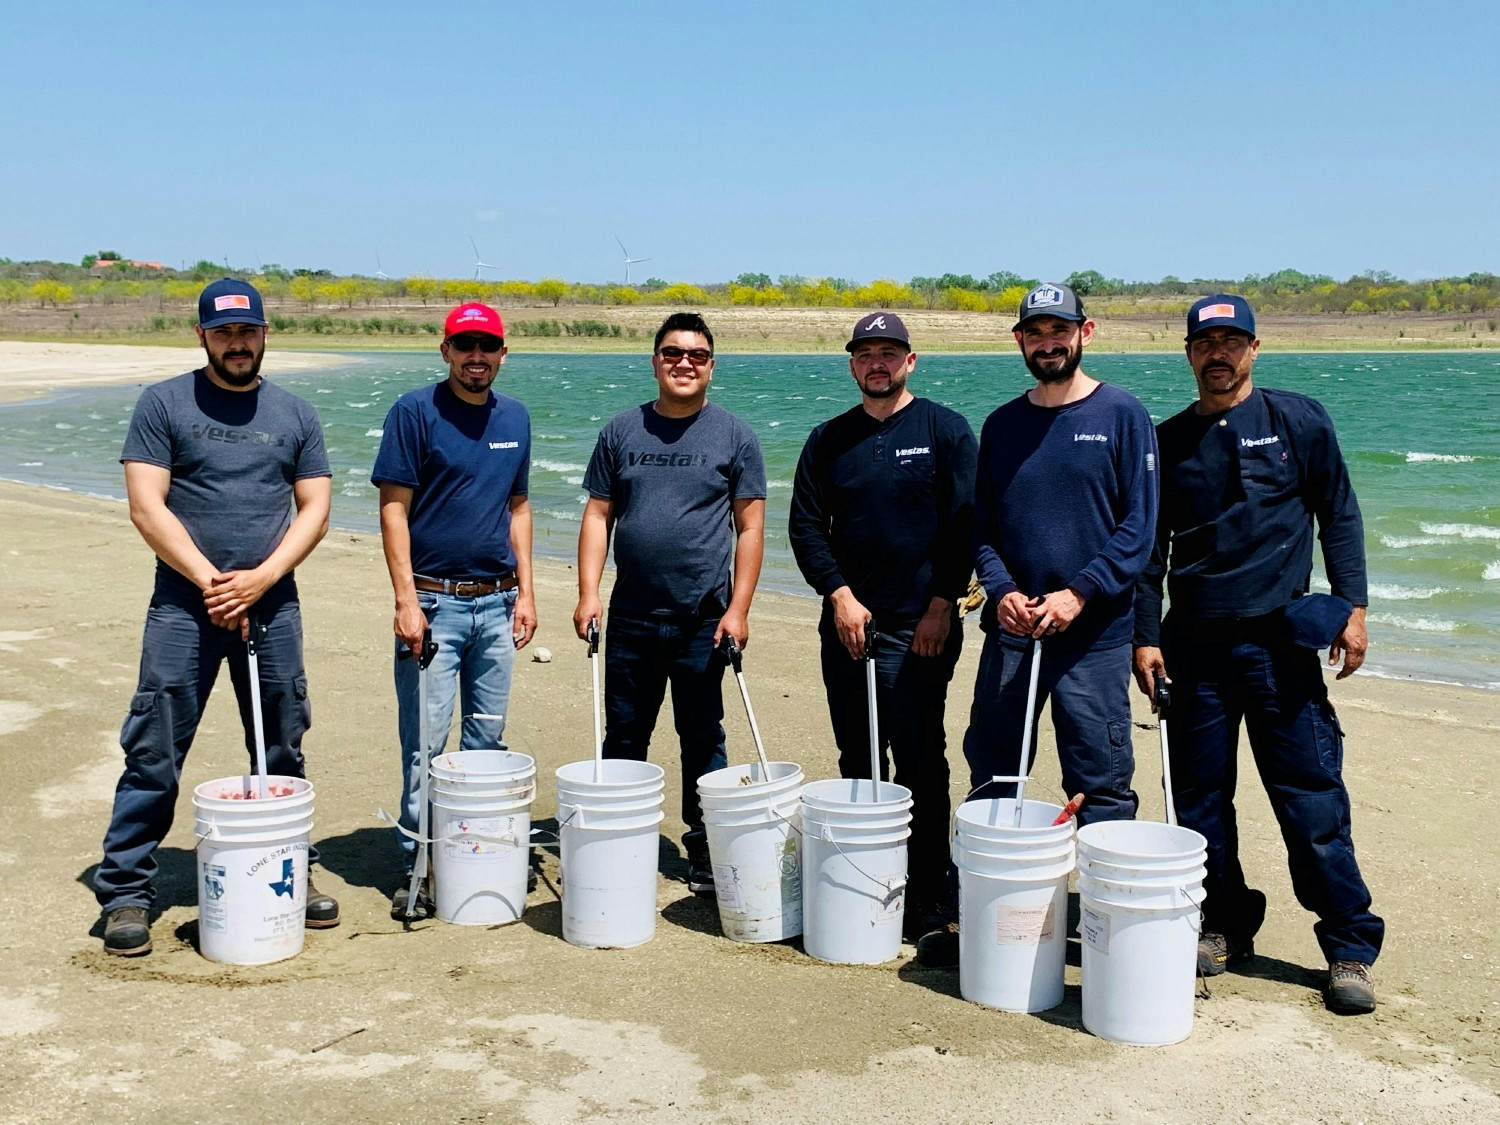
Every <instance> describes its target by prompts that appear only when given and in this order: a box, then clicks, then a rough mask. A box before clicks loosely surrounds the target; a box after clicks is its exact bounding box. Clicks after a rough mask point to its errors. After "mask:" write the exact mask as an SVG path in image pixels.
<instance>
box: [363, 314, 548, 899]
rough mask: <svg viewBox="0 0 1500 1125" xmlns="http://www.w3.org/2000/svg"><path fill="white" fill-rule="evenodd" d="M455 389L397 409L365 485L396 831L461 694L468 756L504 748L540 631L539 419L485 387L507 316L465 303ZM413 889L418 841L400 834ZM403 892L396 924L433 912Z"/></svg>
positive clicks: (462, 745)
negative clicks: (389, 679)
mask: <svg viewBox="0 0 1500 1125" xmlns="http://www.w3.org/2000/svg"><path fill="white" fill-rule="evenodd" d="M441 351H442V355H443V359H444V361H445V362H446V363H447V364H448V377H447V378H446V379H445V380H443V381H442V382H440V383H434V384H430V385H428V386H425V387H420V388H418V389H417V390H414V391H409V392H407V393H406V394H404V395H402V396H401V397H400V398H398V399H397V400H396V401H395V403H394V404H392V406H391V409H390V413H389V414H387V415H386V419H385V427H384V429H383V431H382V433H381V438H380V451H379V453H377V454H376V456H375V468H374V471H373V472H372V473H371V474H370V479H371V480H372V481H373V482H374V483H375V484H376V485H377V486H378V487H379V489H380V534H381V540H382V543H383V545H384V547H385V562H386V568H387V569H388V570H389V571H390V576H391V586H392V587H393V589H394V591H395V595H396V617H395V622H394V632H395V637H396V639H395V648H396V659H395V669H396V672H395V676H396V706H397V713H398V720H397V722H398V731H399V734H400V739H401V785H402V789H401V794H402V797H401V817H400V822H401V827H402V828H404V829H406V830H407V831H408V832H415V831H416V830H417V825H418V823H419V816H418V814H419V809H418V801H419V796H418V794H419V792H420V790H419V785H420V781H421V772H420V771H421V770H424V769H426V768H427V762H426V760H425V759H424V758H423V757H422V746H421V741H422V735H423V731H424V729H425V730H426V731H427V732H428V735H429V737H430V738H431V740H432V741H431V744H430V745H428V746H427V747H426V750H427V754H428V755H429V756H430V755H433V754H440V753H442V752H443V747H444V746H445V745H446V744H447V740H448V728H449V725H450V724H451V722H452V719H453V705H454V701H455V698H456V697H457V696H458V695H459V692H460V689H461V691H462V701H461V704H462V709H461V711H460V712H459V713H460V715H461V716H462V727H461V731H460V735H459V749H460V750H493V749H496V748H499V749H502V750H503V749H505V741H504V734H505V715H506V712H507V711H508V710H509V706H510V683H511V671H512V668H513V666H514V664H515V654H516V650H517V649H521V648H524V647H525V646H526V645H527V644H528V643H530V641H531V639H532V637H533V636H534V635H535V633H536V603H535V600H534V597H533V593H532V582H531V504H530V501H529V500H528V499H527V491H528V485H529V480H530V473H529V470H530V465H531V417H530V415H529V414H528V413H527V411H526V407H525V406H523V405H522V404H521V403H520V402H518V401H517V400H516V399H513V398H511V397H509V396H507V395H502V394H497V393H495V392H494V391H493V390H492V389H491V384H493V383H494V381H495V378H496V376H498V375H499V374H500V367H501V365H502V364H504V362H505V354H506V348H505V325H504V323H503V322H502V321H501V319H500V314H499V313H498V312H496V311H495V310H494V309H492V308H490V307H489V306H488V305H482V304H479V303H477V302H471V303H469V304H463V305H459V306H458V307H457V308H456V309H454V310H453V311H452V312H450V313H449V314H448V317H447V320H446V321H445V323H444V325H443V343H442V348H441ZM429 628H430V629H431V630H432V641H433V643H434V644H435V645H436V646H437V652H436V654H435V655H434V656H433V657H432V661H431V663H430V664H429V665H428V669H427V673H426V675H427V678H428V679H427V716H426V719H427V722H426V723H423V721H422V716H421V714H420V713H419V711H418V706H419V704H418V697H419V694H420V692H419V683H418V680H419V677H420V675H421V671H420V668H419V665H418V661H417V660H415V659H412V654H414V653H418V652H420V651H421V648H422V636H423V632H424V631H425V630H427V629H429ZM397 840H398V842H399V843H400V845H401V854H402V858H403V861H404V863H405V867H406V876H407V880H408V881H409V879H410V877H411V869H412V865H413V864H414V863H415V861H416V843H415V841H414V840H413V839H412V838H411V837H410V836H408V835H406V834H404V833H399V832H398V833H397ZM407 897H408V885H407V882H403V883H402V885H401V887H400V888H399V889H398V890H397V891H396V894H395V897H394V898H393V899H392V900H391V916H392V917H393V918H404V917H409V916H411V915H412V914H422V913H428V914H430V913H431V912H432V901H431V894H430V890H429V891H427V892H424V893H423V894H422V896H421V900H420V901H419V902H417V903H409V902H408V901H407Z"/></svg>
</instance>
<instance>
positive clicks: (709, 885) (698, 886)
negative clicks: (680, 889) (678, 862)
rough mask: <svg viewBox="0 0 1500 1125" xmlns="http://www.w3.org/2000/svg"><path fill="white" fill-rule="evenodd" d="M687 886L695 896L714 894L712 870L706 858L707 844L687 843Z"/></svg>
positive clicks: (711, 865)
mask: <svg viewBox="0 0 1500 1125" xmlns="http://www.w3.org/2000/svg"><path fill="white" fill-rule="evenodd" d="M687 865H688V875H687V885H688V890H690V891H692V892H693V893H694V894H695V895H711V894H713V893H714V868H713V864H712V863H710V862H709V858H708V844H707V843H698V842H697V841H696V840H694V841H689V843H688V845H687Z"/></svg>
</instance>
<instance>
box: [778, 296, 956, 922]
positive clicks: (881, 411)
mask: <svg viewBox="0 0 1500 1125" xmlns="http://www.w3.org/2000/svg"><path fill="white" fill-rule="evenodd" d="M845 350H846V351H848V352H849V373H850V374H851V375H852V376H853V377H854V382H855V384H856V385H857V386H858V387H859V392H860V403H859V405H858V406H856V407H854V408H853V409H852V410H848V411H845V412H844V413H843V414H840V415H838V416H837V417H834V418H830V419H829V420H828V421H826V422H823V423H820V424H819V425H818V426H817V427H816V428H814V430H813V431H812V433H811V434H810V435H809V436H808V439H807V444H806V445H805V446H804V447H803V449H802V456H801V458H800V459H799V460H798V462H797V475H796V479H795V480H794V482H793V485H792V507H791V515H790V518H789V520H788V523H787V531H788V535H789V537H790V539H791V543H792V552H793V554H794V555H795V556H796V559H797V566H798V567H799V568H800V569H801V571H802V576H803V577H804V578H806V579H807V581H808V584H809V585H811V586H812V588H813V589H814V590H816V591H817V592H818V594H819V595H821V596H822V598H823V616H822V619H821V620H820V621H819V623H818V632H819V635H820V636H821V638H822V642H823V643H822V669H823V687H824V689H825V691H826V692H827V695H828V714H829V718H830V720H831V721H832V723H833V740H834V742H835V743H836V744H837V746H838V749H839V773H840V775H842V776H843V777H869V776H870V771H871V768H872V767H871V761H870V718H869V699H868V690H869V689H868V686H867V679H866V675H865V669H864V663H863V662H864V661H865V660H866V659H867V658H868V659H870V660H873V661H874V662H875V675H876V706H877V714H876V720H877V726H878V728H879V735H880V742H881V759H882V760H881V772H882V774H884V773H885V764H886V763H885V761H884V757H885V748H886V747H887V746H889V747H890V756H891V762H892V764H893V765H894V766H895V781H896V784H898V785H904V786H906V787H907V788H908V789H910V790H911V794H912V814H911V846H910V849H909V851H910V859H909V863H908V865H907V874H908V879H907V894H906V912H905V919H906V923H905V924H906V932H907V935H908V936H909V937H913V938H915V937H918V936H920V935H922V934H924V933H927V932H928V931H930V930H932V929H934V928H935V927H936V926H938V925H941V924H942V918H941V917H940V915H941V914H942V912H943V911H942V908H943V907H944V906H945V905H946V904H947V900H948V897H949V895H948V814H949V802H948V758H947V747H948V742H947V736H946V734H945V732H944V729H943V713H944V711H945V709H946V705H947V700H948V683H949V681H951V680H952V679H953V669H954V666H955V665H956V664H957V663H958V656H959V652H960V650H961V649H962V647H963V629H962V627H961V625H960V624H959V612H958V602H959V599H960V598H962V597H963V594H964V591H965V588H966V587H967V585H968V581H969V574H970V572H971V571H972V570H973V567H974V564H973V553H972V551H973V547H972V538H973V517H974V459H975V454H976V452H977V450H976V447H975V443H974V431H973V430H971V429H970V428H969V423H968V422H966V421H965V420H964V417H963V415H961V414H958V413H957V412H955V411H952V410H949V409H948V408H947V407H945V406H939V405H938V404H937V403H935V402H933V401H931V400H930V399H925V398H917V397H916V396H915V395H913V394H912V393H911V391H910V390H909V389H908V388H907V379H908V377H909V376H910V375H911V373H912V371H913V370H914V369H915V368H916V366H917V353H916V352H914V351H912V350H911V339H910V337H909V336H908V335H907V332H906V325H905V324H903V323H902V322H901V318H900V317H899V316H897V315H896V314H895V313H890V312H877V313H871V314H870V315H868V316H865V317H862V318H861V319H860V320H859V322H858V323H856V324H855V326H854V330H853V332H852V333H851V336H850V340H849V343H848V344H847V345H845ZM870 630H873V631H874V633H875V634H876V635H875V636H874V637H873V638H870V639H872V640H873V641H874V644H873V645H872V646H871V647H870V648H869V649H868V650H867V648H866V640H867V633H868V631H870Z"/></svg>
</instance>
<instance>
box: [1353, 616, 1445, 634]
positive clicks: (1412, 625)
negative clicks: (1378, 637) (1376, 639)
mask: <svg viewBox="0 0 1500 1125" xmlns="http://www.w3.org/2000/svg"><path fill="white" fill-rule="evenodd" d="M1370 620H1371V621H1372V622H1374V623H1375V624H1377V625H1394V626H1395V627H1396V628H1398V629H1411V630H1414V631H1415V632H1418V633H1452V632H1455V631H1456V630H1457V629H1458V622H1457V621H1449V620H1448V619H1447V618H1446V617H1411V616H1408V615H1407V614H1404V613H1372V614H1370Z"/></svg>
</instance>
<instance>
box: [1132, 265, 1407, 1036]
mask: <svg viewBox="0 0 1500 1125" xmlns="http://www.w3.org/2000/svg"><path fill="white" fill-rule="evenodd" d="M1187 327H1188V335H1187V358H1188V363H1189V365H1190V366H1191V367H1192V369H1193V375H1194V377H1195V378H1196V379H1197V382H1198V401H1197V402H1196V403H1194V404H1193V405H1192V406H1190V407H1188V408H1187V409H1186V410H1184V411H1182V412H1181V413H1180V414H1177V415H1175V416H1174V417H1171V418H1168V419H1167V420H1166V421H1165V422H1163V423H1162V424H1161V425H1160V426H1158V427H1157V440H1158V444H1159V447H1160V453H1161V473H1160V476H1161V508H1160V516H1159V519H1158V525H1157V536H1156V548H1155V550H1154V552H1153V554H1152V558H1151V562H1150V564H1149V565H1148V567H1147V569H1146V571H1145V573H1144V575H1143V576H1142V578H1141V582H1140V585H1139V587H1138V589H1137V592H1136V628H1135V645H1136V648H1135V675H1136V682H1137V683H1138V685H1139V686H1140V689H1141V690H1142V691H1143V692H1145V693H1146V694H1147V695H1148V696H1150V695H1151V694H1152V691H1153V687H1154V681H1155V679H1156V677H1157V676H1165V677H1167V678H1168V679H1169V681H1170V682H1171V684H1172V688H1171V699H1172V711H1171V715H1172V734H1173V736H1174V737H1173V739H1172V742H1171V747H1170V749H1171V765H1172V791H1173V796H1174V798H1175V802H1176V806H1177V815H1178V821H1179V823H1181V824H1182V825H1184V826H1186V827H1188V828H1192V829H1195V830H1197V831H1198V832H1201V833H1202V834H1203V835H1204V836H1205V837H1206V838H1207V840H1208V876H1207V878H1206V879H1205V880H1204V886H1205V888H1206V890H1207V892H1208V897H1207V898H1206V899H1205V900H1204V904H1203V932H1202V934H1201V936H1200V940H1199V944H1198V967H1199V971H1200V972H1202V973H1203V974H1204V975H1213V974H1216V973H1222V972H1223V971H1224V970H1225V969H1226V968H1229V967H1230V966H1232V965H1235V964H1238V963H1242V962H1245V961H1248V960H1249V959H1250V958H1251V957H1253V956H1254V944H1253V939H1254V937H1255V933H1256V931H1257V930H1258V929H1259V928H1260V925H1261V923H1262V922H1263V921H1264V919H1265V911H1266V896H1265V895H1264V894H1262V893H1261V892H1260V891H1256V890H1252V889H1250V888H1249V887H1248V886H1247V885H1246V882H1245V873H1244V871H1243V869H1242V868H1241V866H1240V861H1239V854H1238V853H1239V834H1238V829H1237V826H1236V822H1235V810H1234V791H1235V774H1236V761H1235V758H1236V751H1237V748H1238V744H1239V727H1240V721H1241V719H1243V720H1244V721H1245V724H1246V726H1247V728H1248V730H1249V733H1250V749H1251V752H1252V753H1253V755H1254V757H1255V764H1256V768H1257V769H1258V770H1259V771H1260V775H1261V780H1262V781H1263V782H1264V784H1265V787H1266V793H1267V795H1268V796H1269V797H1270V799H1271V807H1272V809H1273V810H1274V812H1275V814H1276V820H1277V822H1278V824H1279V825H1280V828H1281V834H1282V837H1283V839H1284V840H1285V841H1286V845H1287V858H1288V862H1289V865H1290V868H1291V875H1292V888H1293V890H1294V891H1295V893H1296V895H1297V901H1299V902H1300V903H1301V904H1302V905H1303V906H1305V907H1306V908H1307V909H1309V910H1311V911H1313V913H1315V914H1317V916H1318V922H1317V924H1316V925H1315V926H1314V927H1313V929H1314V932H1315V933H1316V935H1317V938H1318V944H1319V945H1320V946H1321V947H1322V950H1323V953H1324V955H1325V957H1326V958H1327V960H1328V972H1329V982H1328V987H1327V990H1326V992H1325V999H1326V1001H1327V1004H1328V1007H1329V1008H1331V1009H1332V1010H1334V1011H1337V1012H1344V1013H1361V1012H1369V1011H1373V1010H1374V1008H1375V989H1374V985H1373V983H1372V982H1371V980H1370V973H1369V968H1370V965H1371V964H1373V963H1374V961H1375V958H1376V956H1377V955H1378V954H1379V952H1380V944H1381V939H1382V937H1383V936H1384V932H1385V924H1384V922H1382V921H1381V920H1380V919H1379V918H1378V917H1376V916H1375V915H1374V914H1372V913H1371V912H1370V892H1369V890H1368V889H1367V888H1366V886H1365V883H1364V880H1363V878H1362V877H1361V876H1360V873H1359V867H1358V865H1357V863H1356V862H1355V858H1354V844H1353V840H1352V839H1351V836H1350V816H1349V794H1348V791H1347V790H1346V789H1345V788H1344V781H1343V777H1342V766H1343V731H1342V729H1341V728H1340V726H1339V722H1338V718H1337V716H1336V715H1335V714H1334V710H1333V705H1332V704H1331V703H1330V702H1329V700H1328V689H1327V687H1326V686H1325V685H1324V683H1323V673H1322V670H1321V669H1320V668H1319V666H1318V657H1317V648H1321V647H1325V646H1326V647H1327V648H1328V663H1329V664H1330V665H1333V664H1336V663H1338V661H1339V659H1340V657H1342V659H1343V667H1342V669H1341V670H1340V671H1339V673H1338V678H1339V679H1343V678H1344V677H1345V676H1348V675H1350V674H1352V673H1353V672H1354V671H1355V670H1356V669H1358V668H1359V666H1360V665H1361V664H1362V663H1363V662H1364V657H1365V646H1366V643H1367V642H1366V634H1365V606H1366V604H1367V602H1368V598H1367V595H1366V580H1365V553H1364V528H1363V524H1362V522H1361V520H1360V514H1359V504H1358V502H1357V501H1356V500H1355V497H1354V491H1353V489H1352V487H1351V486H1350V483H1349V473H1348V470H1347V469H1346V468H1345V466H1344V459H1343V456H1342V454H1341V453H1340V452H1339V445H1338V438H1337V437H1336V436H1335V434H1334V430H1333V423H1332V421H1331V420H1330V419H1329V417H1328V412H1327V411H1326V410H1324V409H1323V407H1322V405H1321V404H1319V403H1318V402H1317V401H1315V400H1314V399H1311V398H1308V397H1306V396H1305V395H1299V394H1294V393H1292V392H1291V391H1281V390H1271V389H1265V388H1259V387H1256V386H1255V385H1254V382H1253V380H1252V368H1253V367H1254V365H1255V358H1256V354H1257V353H1258V351H1259V349H1260V341H1259V340H1258V339H1256V337H1255V317H1254V314H1253V313H1252V312H1251V309H1250V306H1249V304H1248V303H1247V302H1246V301H1245V300H1244V298H1242V297H1235V296H1226V295H1223V294H1220V295H1217V296H1213V297H1206V298H1204V299H1203V300H1201V301H1199V302H1197V303H1196V304H1195V305H1193V307H1192V308H1191V309H1190V310H1189V311H1188V323H1187ZM1314 520H1316V521H1317V524H1318V527H1319V538H1320V539H1321V541H1322V544H1323V562H1324V566H1325V569H1326V570H1327V573H1328V581H1329V584H1330V586H1331V587H1332V591H1333V597H1322V596H1320V597H1317V598H1314V599H1311V600H1308V601H1303V600H1302V599H1303V598H1304V597H1305V596H1306V595H1307V592H1308V584H1309V578H1310V576H1311V570H1312V545H1313V522H1314ZM1164 575H1165V576H1166V580H1167V587H1168V592H1169V594H1170V597H1171V611H1170V612H1169V613H1168V614H1167V617H1166V620H1165V621H1162V620H1161V605H1162V577H1163V576H1164ZM1335 598H1342V599H1343V601H1338V602H1336V601H1335V600H1334V599H1335ZM1299 603H1300V604H1299Z"/></svg>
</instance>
